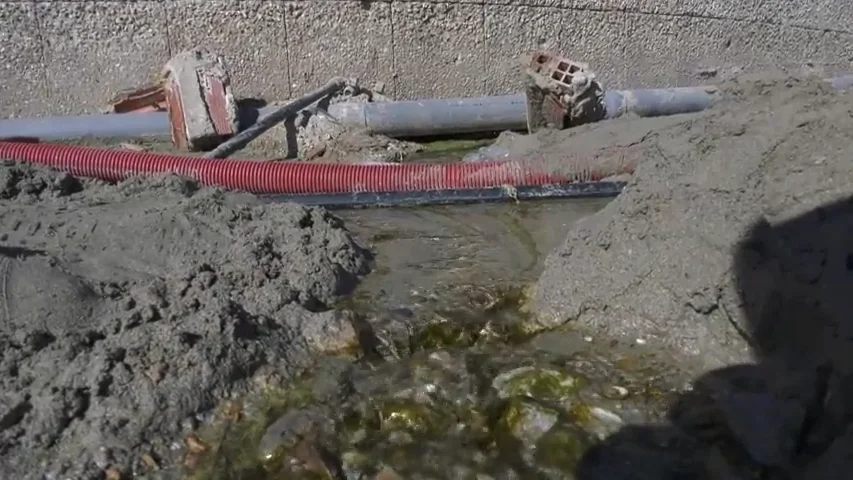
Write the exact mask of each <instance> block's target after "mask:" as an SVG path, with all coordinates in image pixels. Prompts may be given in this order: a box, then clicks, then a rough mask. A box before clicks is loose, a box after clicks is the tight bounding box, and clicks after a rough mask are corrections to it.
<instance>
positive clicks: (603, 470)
mask: <svg viewBox="0 0 853 480" xmlns="http://www.w3.org/2000/svg"><path fill="white" fill-rule="evenodd" d="M743 238H744V239H743V241H742V242H741V243H740V244H739V245H737V247H736V249H735V253H734V272H735V278H736V282H737V287H738V288H739V292H740V299H741V302H742V304H743V311H744V313H745V320H744V322H745V324H744V325H741V326H740V327H741V328H742V331H743V334H744V336H745V337H747V338H748V341H749V343H750V345H751V347H752V350H753V354H754V358H755V363H753V364H745V365H735V366H730V367H726V368H722V369H719V370H714V371H711V372H708V373H706V374H704V375H702V376H701V377H699V378H698V379H696V380H695V382H694V384H693V390H692V391H691V392H689V393H686V394H683V395H681V397H680V398H679V399H678V400H677V401H676V402H675V404H674V406H673V407H672V409H671V410H670V412H669V415H668V422H667V423H665V424H662V425H658V426H629V427H625V428H623V429H622V430H620V431H619V432H617V433H616V434H614V435H612V436H611V437H610V438H608V439H607V440H605V441H604V442H603V443H602V444H600V445H599V446H597V447H595V448H593V449H591V450H590V451H589V452H588V453H587V454H586V455H585V457H584V458H583V459H582V461H581V463H580V466H579V468H578V470H577V474H576V478H577V479H578V480H626V479H655V480H672V479H732V480H734V479H747V478H749V479H774V480H775V479H803V480H806V479H807V480H818V479H835V478H839V479H841V478H849V475H851V473H850V467H853V427H851V423H853V375H851V374H850V372H851V371H853V308H851V307H853V198H848V199H846V200H843V201H839V202H836V203H832V204H828V205H825V206H823V207H820V208H816V209H814V210H811V211H809V212H807V213H805V214H803V215H800V216H798V217H796V218H793V219H790V220H788V221H784V222H781V223H778V224H776V225H770V224H769V223H767V222H758V223H756V224H754V225H753V226H752V227H751V228H750V229H749V231H748V232H746V234H745V235H744V237H743Z"/></svg>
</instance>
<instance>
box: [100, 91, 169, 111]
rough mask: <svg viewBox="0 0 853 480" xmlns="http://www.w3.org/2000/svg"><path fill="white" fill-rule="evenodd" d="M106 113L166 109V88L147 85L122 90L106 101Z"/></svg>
mask: <svg viewBox="0 0 853 480" xmlns="http://www.w3.org/2000/svg"><path fill="white" fill-rule="evenodd" d="M108 103H109V106H108V107H107V110H106V111H107V112H108V113H131V112H136V113H142V112H162V111H166V109H167V107H166V90H165V89H164V88H163V85H161V84H156V85H147V86H145V87H142V88H138V89H131V90H124V91H121V92H119V93H118V94H116V96H114V97H113V98H112V99H110V101H109V102H108Z"/></svg>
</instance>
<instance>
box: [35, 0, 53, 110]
mask: <svg viewBox="0 0 853 480" xmlns="http://www.w3.org/2000/svg"><path fill="white" fill-rule="evenodd" d="M30 5H31V6H32V8H33V19H34V20H35V23H36V35H37V36H38V42H39V61H40V63H41V65H40V67H41V68H40V71H41V75H39V76H40V77H41V82H42V89H43V90H44V92H45V95H44V96H45V99H46V100H48V101H50V100H51V98H53V92H52V89H51V87H50V75H49V74H48V68H47V39H46V38H45V36H44V29H43V28H42V24H41V16H40V15H39V6H38V2H31V3H30Z"/></svg>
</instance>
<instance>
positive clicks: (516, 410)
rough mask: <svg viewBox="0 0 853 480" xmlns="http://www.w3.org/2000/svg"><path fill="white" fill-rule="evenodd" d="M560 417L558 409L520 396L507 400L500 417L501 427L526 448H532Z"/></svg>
mask: <svg viewBox="0 0 853 480" xmlns="http://www.w3.org/2000/svg"><path fill="white" fill-rule="evenodd" d="M558 419H559V413H558V412H557V411H556V410H553V409H550V408H547V407H544V406H542V405H540V404H538V403H535V402H533V401H531V400H528V399H526V398H521V397H518V398H513V399H511V400H510V401H509V402H507V404H506V406H505V407H504V410H503V413H502V414H501V416H500V419H499V428H500V429H501V430H503V431H505V432H506V433H508V434H510V435H512V437H514V438H515V439H517V440H518V441H520V442H521V443H522V445H524V446H525V447H526V448H531V447H533V446H534V445H535V444H536V442H537V441H538V440H539V438H541V437H542V436H543V435H545V432H547V431H548V430H550V429H551V427H553V426H554V425H555V424H556V423H557V421H558Z"/></svg>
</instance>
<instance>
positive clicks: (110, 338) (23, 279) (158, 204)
mask: <svg viewBox="0 0 853 480" xmlns="http://www.w3.org/2000/svg"><path fill="white" fill-rule="evenodd" d="M0 199H2V200H0V201H2V211H0V294H2V296H0V318H2V323H0V373H1V374H0V391H2V397H0V398H2V401H0V452H2V463H0V471H2V475H1V476H3V477H4V478H101V476H102V475H104V472H105V471H109V470H110V469H111V468H113V467H115V468H116V469H118V470H123V471H125V472H130V471H135V470H138V469H143V470H145V471H147V470H148V469H150V468H151V466H150V465H145V464H144V462H143V459H145V458H148V457H147V456H148V455H150V457H152V458H155V459H158V461H162V462H164V463H170V461H172V460H174V459H175V458H176V457H177V456H178V455H179V454H180V448H177V449H176V447H175V445H174V444H173V442H175V441H176V440H179V439H180V438H181V436H182V433H184V432H186V431H188V430H191V429H194V428H195V427H196V426H197V424H199V423H201V422H203V421H204V420H205V418H204V417H203V414H204V412H206V411H209V410H211V409H212V408H213V407H214V406H215V405H216V404H217V403H218V402H219V401H220V400H221V399H225V398H229V397H230V396H233V395H240V394H243V393H245V392H247V391H249V390H250V389H252V388H253V387H256V386H258V385H263V384H267V383H273V384H274V383H276V382H278V381H281V380H287V379H290V378H293V377H294V376H296V375H299V374H300V373H302V372H303V371H304V369H305V368H308V367H310V366H311V365H312V364H313V362H314V359H315V357H316V355H317V354H318V353H321V352H329V351H341V350H345V349H348V348H350V347H351V346H352V345H353V344H355V343H356V341H357V340H356V332H355V330H354V328H353V326H352V324H351V318H350V317H349V316H348V315H347V314H343V313H339V312H336V311H334V310H329V305H331V304H332V303H333V302H335V301H336V300H338V299H339V298H340V297H341V296H342V295H344V294H347V293H349V292H350V291H351V290H352V289H353V288H354V287H355V285H356V283H357V281H358V279H359V277H360V276H361V275H362V274H364V273H366V272H367V271H368V269H369V264H370V256H369V254H368V252H367V251H366V250H364V249H363V248H362V247H360V246H359V245H358V244H356V243H355V241H354V240H353V239H352V238H351V237H350V235H349V233H348V232H347V231H346V230H345V229H344V228H343V225H342V223H341V222H340V221H339V220H338V219H337V218H336V217H333V216H331V215H329V214H328V213H326V212H325V211H323V210H322V209H306V208H302V207H299V206H294V205H267V206H263V207H261V206H258V205H257V204H254V203H253V200H252V198H251V197H247V196H239V195H230V194H224V193H222V192H219V191H215V190H207V189H203V190H199V189H197V188H196V186H195V185H193V184H191V183H187V182H185V181H182V180H179V179H175V178H172V177H164V178H160V179H153V180H144V181H141V180H130V181H127V182H124V183H121V184H119V185H114V186H112V185H104V184H101V183H98V182H91V181H79V180H77V179H74V178H72V177H69V176H67V175H60V174H56V173H53V172H47V171H44V170H41V169H34V168H30V167H28V166H22V165H16V164H13V163H5V164H3V165H2V166H0ZM270 366H273V367H270Z"/></svg>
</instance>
